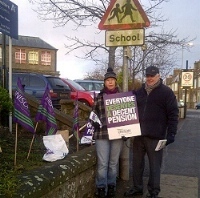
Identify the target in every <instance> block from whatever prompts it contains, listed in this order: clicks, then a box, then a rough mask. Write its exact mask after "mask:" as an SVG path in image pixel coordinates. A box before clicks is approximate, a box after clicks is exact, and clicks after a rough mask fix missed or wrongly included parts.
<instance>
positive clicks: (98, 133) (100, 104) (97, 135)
mask: <svg viewBox="0 0 200 198" xmlns="http://www.w3.org/2000/svg"><path fill="white" fill-rule="evenodd" d="M116 89H117V91H116V93H119V92H120V89H119V88H118V87H117V88H116ZM104 94H107V93H105V88H104V89H102V90H101V91H100V93H99V94H98V95H97V97H96V98H95V101H94V106H93V111H94V112H95V113H96V114H97V116H98V117H99V120H100V121H101V123H102V128H95V132H94V134H93V139H95V140H96V139H109V137H108V129H107V122H106V112H105V107H104V100H103V95H104Z"/></svg>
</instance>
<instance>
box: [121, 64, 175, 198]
mask: <svg viewBox="0 0 200 198" xmlns="http://www.w3.org/2000/svg"><path fill="white" fill-rule="evenodd" d="M133 93H134V94H136V99H137V105H138V114H139V121H140V127H141V134H142V135H141V136H137V137H134V140H133V188H132V189H131V190H129V191H127V192H125V193H124V196H125V197H133V196H135V195H142V194H143V171H144V166H145V164H144V162H145V160H144V157H145V154H147V157H148V160H149V166H150V167H149V170H150V173H149V181H148V185H147V189H148V191H149V193H148V194H147V196H146V197H149V198H157V197H158V194H159V192H160V174H161V173H160V172H161V163H162V156H163V149H161V150H159V151H155V148H156V146H157V144H158V141H159V140H163V139H167V142H166V145H168V144H170V143H173V142H174V140H175V135H176V131H177V125H178V106H177V101H176V97H175V95H174V93H173V91H172V90H171V89H170V88H169V87H167V86H165V85H164V84H163V82H162V79H161V78H160V74H159V69H158V68H157V67H155V66H150V67H148V68H147V69H146V83H144V84H143V86H142V88H140V89H139V90H137V91H133Z"/></svg>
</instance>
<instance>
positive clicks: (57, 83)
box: [47, 77, 70, 90]
mask: <svg viewBox="0 0 200 198" xmlns="http://www.w3.org/2000/svg"><path fill="white" fill-rule="evenodd" d="M47 79H48V82H49V84H50V85H51V86H52V88H54V89H62V88H63V89H66V90H70V88H69V86H68V85H67V84H66V83H64V82H63V81H62V80H61V79H60V78H56V77H47Z"/></svg>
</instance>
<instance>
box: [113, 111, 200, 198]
mask: <svg viewBox="0 0 200 198" xmlns="http://www.w3.org/2000/svg"><path fill="white" fill-rule="evenodd" d="M130 160H131V158H130ZM131 163H132V162H131ZM131 163H130V164H131ZM130 174H131V166H130ZM147 178H148V162H147V163H146V167H145V173H144V184H145V185H144V187H145V188H144V196H143V197H145V195H146V193H147V189H146V184H147ZM199 179H200V110H191V109H189V110H187V113H186V118H185V119H180V121H179V126H178V132H177V135H176V140H175V142H174V143H173V144H171V145H169V146H167V147H166V148H165V149H164V157H163V165H162V175H161V192H160V194H159V196H160V197H162V198H200V185H199ZM131 185H132V178H131V176H130V180H129V181H122V180H120V179H119V181H118V183H117V196H116V197H117V198H122V197H123V193H124V192H125V191H126V190H127V189H129V188H130V187H131ZM139 197H141V198H142V196H138V198H139Z"/></svg>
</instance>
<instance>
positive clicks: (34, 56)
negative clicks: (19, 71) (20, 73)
mask: <svg viewBox="0 0 200 198" xmlns="http://www.w3.org/2000/svg"><path fill="white" fill-rule="evenodd" d="M28 62H29V63H30V64H38V52H35V51H30V52H29V53H28Z"/></svg>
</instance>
